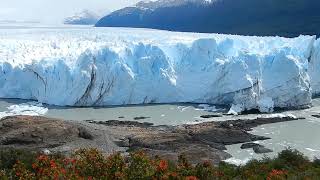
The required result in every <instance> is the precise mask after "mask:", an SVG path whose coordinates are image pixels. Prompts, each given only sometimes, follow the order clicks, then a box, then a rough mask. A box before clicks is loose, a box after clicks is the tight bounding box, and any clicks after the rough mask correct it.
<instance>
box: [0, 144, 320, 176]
mask: <svg viewBox="0 0 320 180" xmlns="http://www.w3.org/2000/svg"><path fill="white" fill-rule="evenodd" d="M2 152H5V153H4V154H6V155H8V157H4V154H2V155H1V158H2V159H1V160H2V161H4V160H5V159H8V160H9V161H8V162H5V163H3V164H2V166H1V167H2V170H0V179H3V180H7V179H8V180H9V179H10V180H11V179H28V180H29V179H31V180H33V179H34V180H37V179H48V180H50V179H52V180H56V179H57V180H59V179H71V180H78V179H88V180H91V179H106V180H113V179H116V180H131V179H134V180H136V179H155V180H157V179H159V180H160V179H161V180H198V179H199V180H211V179H212V180H215V179H219V180H220V179H221V180H227V179H266V180H282V179H318V177H320V166H319V160H314V161H313V162H311V161H309V160H308V159H307V158H306V157H304V156H303V155H302V154H301V153H299V152H298V151H295V150H291V149H287V150H284V151H283V152H281V153H279V155H278V157H277V158H275V159H270V158H264V159H262V160H252V161H250V162H248V163H247V164H246V165H244V166H235V165H230V164H228V163H224V162H222V163H220V165H219V166H214V165H213V164H212V163H211V162H210V161H205V162H203V163H199V164H197V165H192V164H191V163H189V161H188V159H187V158H186V157H185V156H184V155H181V156H179V160H178V162H177V163H174V162H171V161H167V160H165V159H161V158H159V157H157V158H154V159H152V158H150V157H148V156H147V155H146V154H144V153H143V152H141V151H139V152H132V153H131V154H130V155H129V156H128V157H125V156H122V155H121V154H120V153H114V154H112V155H109V156H105V155H103V154H102V153H101V152H100V151H98V150H97V149H81V150H78V151H76V152H75V153H73V154H72V155H71V156H69V157H66V156H63V155H57V154H55V155H43V154H38V156H37V157H35V153H31V155H32V156H30V157H24V156H23V155H29V153H30V152H23V151H22V150H18V151H15V150H12V149H10V150H6V151H2ZM20 158H21V159H20ZM14 160H16V162H15V163H13V161H14ZM12 164H13V165H12Z"/></svg>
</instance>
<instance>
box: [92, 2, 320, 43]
mask: <svg viewBox="0 0 320 180" xmlns="http://www.w3.org/2000/svg"><path fill="white" fill-rule="evenodd" d="M319 9H320V0H211V1H210V0H158V1H156V2H152V1H150V2H140V3H137V4H136V6H134V7H126V8H123V9H120V10H118V11H115V12H113V13H111V14H109V15H107V16H105V17H103V18H102V19H100V20H99V21H98V22H97V23H96V26H97V27H103V26H111V27H143V28H155V29H164V30H172V31H186V32H208V33H225V34H240V35H262V36H269V35H272V36H274V35H278V36H286V37H293V36H298V35H300V34H315V35H320V11H319Z"/></svg>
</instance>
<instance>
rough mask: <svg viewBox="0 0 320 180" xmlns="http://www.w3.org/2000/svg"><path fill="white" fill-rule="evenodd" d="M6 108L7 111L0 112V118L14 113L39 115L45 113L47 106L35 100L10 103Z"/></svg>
mask: <svg viewBox="0 0 320 180" xmlns="http://www.w3.org/2000/svg"><path fill="white" fill-rule="evenodd" d="M7 109H8V111H4V112H0V118H3V117H6V116H15V115H29V116H39V115H45V114H46V113H47V111H48V108H46V107H43V105H42V103H37V102H28V103H22V104H17V105H11V106H9V107H8V108H7Z"/></svg>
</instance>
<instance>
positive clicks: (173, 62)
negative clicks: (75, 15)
mask: <svg viewBox="0 0 320 180" xmlns="http://www.w3.org/2000/svg"><path fill="white" fill-rule="evenodd" d="M319 75H320V41H319V40H316V37H315V36H299V37H296V38H282V37H249V36H237V35H223V34H201V33H181V32H168V31H159V30H149V29H130V28H93V27H92V28H78V29H77V28H60V29H59V28H27V29H18V30H13V31H7V30H5V29H0V98H20V99H30V100H36V101H38V102H40V103H46V104H51V105H58V106H104V105H129V104H150V103H182V102H190V103H199V104H215V105H228V106H230V107H233V108H231V110H232V112H234V113H238V112H241V111H245V110H251V109H258V110H260V111H261V112H272V111H273V109H274V108H300V107H306V106H308V105H310V103H311V98H312V95H316V94H318V93H319V92H320V78H319Z"/></svg>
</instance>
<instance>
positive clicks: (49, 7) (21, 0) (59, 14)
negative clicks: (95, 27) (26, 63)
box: [0, 0, 139, 24]
mask: <svg viewBox="0 0 320 180" xmlns="http://www.w3.org/2000/svg"><path fill="white" fill-rule="evenodd" d="M138 1H139V0H0V20H17V21H40V22H42V23H48V24H57V23H60V22H61V21H62V20H63V19H64V18H65V17H67V16H71V15H74V14H75V13H76V12H80V11H82V10H83V9H88V10H92V11H95V12H97V13H98V14H99V15H104V14H107V13H108V12H110V11H113V10H116V9H119V8H122V7H125V6H128V5H132V4H135V3H136V2H138Z"/></svg>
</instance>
